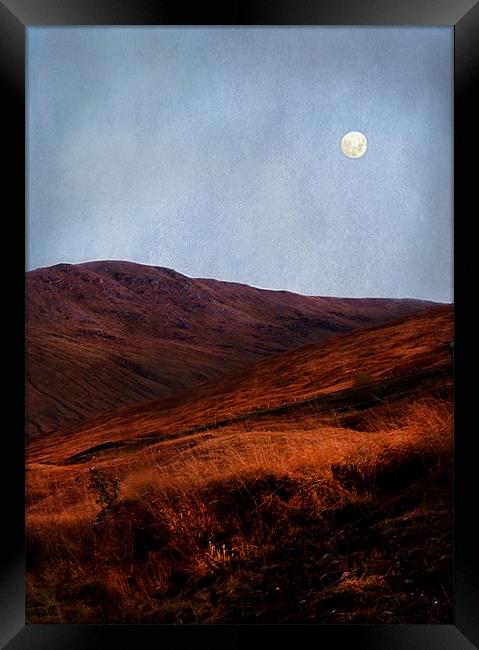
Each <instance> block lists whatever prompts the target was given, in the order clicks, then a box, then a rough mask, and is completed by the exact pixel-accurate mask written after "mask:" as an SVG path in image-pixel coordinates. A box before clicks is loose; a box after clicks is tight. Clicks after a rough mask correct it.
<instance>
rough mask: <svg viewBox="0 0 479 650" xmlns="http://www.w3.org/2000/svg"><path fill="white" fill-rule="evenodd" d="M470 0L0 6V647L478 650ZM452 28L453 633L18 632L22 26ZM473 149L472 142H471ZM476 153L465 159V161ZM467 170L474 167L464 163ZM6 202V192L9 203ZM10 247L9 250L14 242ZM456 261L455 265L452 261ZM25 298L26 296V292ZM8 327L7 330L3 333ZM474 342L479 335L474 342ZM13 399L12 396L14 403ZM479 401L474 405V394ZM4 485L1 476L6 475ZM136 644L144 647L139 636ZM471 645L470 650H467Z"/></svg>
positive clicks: (1, 2) (474, 110) (110, 1)
mask: <svg viewBox="0 0 479 650" xmlns="http://www.w3.org/2000/svg"><path fill="white" fill-rule="evenodd" d="M476 2H477V0H402V2H400V3H398V2H397V0H382V1H381V2H377V1H376V0H362V1H361V2H357V0H356V1H355V0H336V1H334V0H327V1H320V2H317V3H312V2H310V1H308V0H296V1H295V0H283V1H281V0H279V1H278V0H274V1H273V0H271V1H270V2H268V0H258V1H257V2H256V3H255V4H253V3H252V2H251V0H244V1H243V2H241V3H240V2H238V3H234V4H233V3H231V5H228V7H227V8H225V7H222V8H219V9H216V11H213V10H212V9H211V8H210V7H206V6H201V8H200V7H196V8H194V9H193V10H192V11H189V8H188V10H187V9H186V8H185V7H183V6H181V5H180V6H179V5H178V4H177V3H174V2H171V0H136V2H135V0H121V2H120V1H119V0H63V1H62V0H0V79H1V82H2V86H3V88H4V89H5V91H6V92H5V96H7V95H8V97H9V101H8V103H7V106H6V108H7V111H6V112H7V115H6V120H5V122H4V124H5V125H6V129H5V130H4V134H5V136H6V139H7V148H8V153H9V165H8V169H7V171H6V178H5V183H4V188H5V189H4V192H6V194H7V196H8V198H9V199H10V201H9V205H10V206H12V207H13V213H12V211H11V210H10V211H9V212H8V213H7V214H8V216H9V227H10V228H11V229H12V230H13V233H10V232H9V235H8V240H7V239H5V240H4V241H8V243H9V246H8V247H6V248H8V249H9V251H10V252H11V253H12V256H11V259H10V260H9V263H8V266H5V267H4V268H6V269H7V273H6V277H5V282H4V283H2V289H6V290H7V301H8V305H9V309H8V313H9V314H11V308H12V311H13V313H14V318H13V319H11V318H9V319H8V320H7V318H5V317H4V318H2V321H1V324H2V328H3V330H4V337H3V340H4V341H8V347H12V349H14V350H15V352H16V354H15V355H14V360H13V363H12V365H11V366H10V368H9V369H8V370H7V372H8V374H7V375H6V376H7V377H8V387H7V388H8V397H7V400H6V401H5V404H8V405H9V408H8V411H9V412H10V414H11V415H13V417H12V424H13V426H12V431H10V430H9V429H7V430H6V431H5V434H4V438H3V442H4V447H3V449H4V457H5V459H6V463H5V464H8V467H9V469H10V471H11V474H10V477H9V478H8V479H7V480H6V483H5V486H4V492H3V494H4V495H5V496H4V503H3V506H4V508H6V512H5V510H4V517H3V520H4V521H5V522H7V526H8V534H5V530H6V529H4V535H3V536H2V543H3V546H4V549H5V551H4V553H3V554H2V556H1V560H0V578H1V581H0V646H1V647H5V648H8V650H20V649H21V650H23V649H24V648H48V649H49V650H56V649H58V650H60V649H63V648H65V647H69V648H72V649H75V648H79V649H80V648H81V649H82V650H83V649H85V648H94V647H102V646H104V645H106V644H110V643H111V644H117V643H120V644H122V643H129V642H131V643H132V644H137V645H139V647H144V646H149V645H150V644H154V643H163V644H165V645H166V646H167V647H168V646H169V644H171V645H172V646H173V645H175V646H176V647H178V646H181V647H183V646H185V647H186V646H187V645H188V647H190V646H191V644H192V643H198V642H202V641H204V642H206V643H208V644H209V645H210V646H211V644H212V643H213V644H214V645H215V646H216V645H218V647H219V646H220V645H221V647H224V646H225V644H228V645H229V646H230V647H231V648H236V647H240V644H241V643H242V642H250V640H253V639H254V640H257V641H258V642H261V641H262V640H264V641H268V642H269V643H275V642H277V641H278V640H280V639H281V641H282V642H284V643H288V642H290V643H291V644H295V643H296V644H297V643H298V641H299V642H301V643H304V641H305V635H306V633H307V634H308V636H309V635H310V634H311V638H312V640H313V642H315V643H318V641H319V643H320V645H321V644H322V643H325V644H327V647H328V646H329V644H332V643H338V641H339V642H340V643H341V642H343V643H347V644H348V645H354V646H355V647H357V648H367V649H368V650H375V649H376V648H377V649H378V650H384V649H385V648H388V650H401V649H402V648H405V649H406V648H407V650H427V649H431V650H456V649H457V650H473V649H474V648H475V647H476V648H477V647H479V577H478V564H479V562H478V559H477V558H478V553H477V538H475V537H474V535H473V534H472V532H473V529H474V519H473V516H471V514H472V513H473V512H474V510H475V509H476V508H477V504H476V503H474V502H473V499H474V496H475V494H474V488H475V481H474V478H475V472H477V461H476V456H475V454H473V453H472V440H471V435H473V434H474V431H469V428H468V427H467V426H466V425H467V423H469V422H470V423H474V422H475V420H474V411H473V405H474V397H475V395H474V392H475V391H474V388H475V386H474V383H475V382H474V381H473V382H471V381H470V380H469V377H472V378H473V380H474V378H475V377H476V376H477V375H475V374H474V372H476V373H477V371H475V369H474V366H473V362H472V359H471V355H470V351H471V350H473V349H475V347H474V348H473V346H474V344H475V341H474V339H473V331H472V329H473V324H474V322H473V320H472V318H468V313H467V308H468V304H469V301H471V300H472V295H471V294H469V295H468V293H467V289H466V286H467V281H468V279H469V281H470V278H471V277H472V273H473V264H474V253H475V250H474V249H473V246H474V243H475V240H474V238H473V236H472V220H470V221H469V222H468V221H467V216H468V211H470V209H471V206H472V205H474V204H475V201H477V198H476V192H475V191H474V190H475V185H474V183H476V184H477V179H476V176H477V173H476V169H477V162H476V163H474V161H473V155H472V154H473V151H472V149H473V147H472V146H471V141H473V139H474V137H473V134H474V133H475V131H476V130H477V115H479V105H478V102H477V101H475V98H474V95H473V92H474V90H475V87H476V86H477V77H478V76H479V75H478V72H479V4H476ZM191 24H199V25H284V26H287V25H398V26H399V25H417V26H427V25H448V26H451V27H454V34H455V41H454V215H455V217H454V240H455V250H456V251H460V252H459V255H457V254H456V256H455V257H456V260H455V263H454V290H455V291H454V293H455V319H454V320H455V339H457V341H456V342H455V361H454V383H455V390H454V401H455V417H454V419H455V436H454V437H455V441H454V445H455V447H454V454H455V478H454V519H455V524H454V575H455V603H454V604H455V609H454V611H455V614H454V621H455V625H385V624H382V625H353V624H351V625H310V626H302V625H282V626H273V625H271V626H269V625H261V626H260V625H257V626H250V625H205V626H184V627H182V626H168V625H158V626H157V625H25V520H24V516H25V509H24V504H25V488H24V476H25V445H24V443H25V440H24V438H23V437H21V436H19V435H18V429H24V418H25V402H24V376H25V375H24V369H25V338H24V327H25V311H24V298H23V296H24V295H25V294H24V289H25V277H24V273H25V252H24V246H25V234H26V233H25V225H24V224H25V162H26V156H25V147H24V145H25V45H26V30H27V29H28V28H29V27H34V26H42V25H43V26H55V25H57V26H59V25H62V26H70V25H71V26H79V25H191ZM472 144H473V143H472ZM469 155H470V156H471V158H470V161H471V162H470V163H469V159H468V156H469ZM468 163H469V164H468ZM4 196H5V195H4ZM10 244H14V245H10ZM457 258H459V261H458V260H457ZM22 291H23V294H22ZM5 326H7V327H5ZM476 339H477V335H476ZM10 393H11V395H10ZM476 399H477V398H476ZM2 478H5V476H2ZM140 639H141V640H140ZM474 644H475V645H474Z"/></svg>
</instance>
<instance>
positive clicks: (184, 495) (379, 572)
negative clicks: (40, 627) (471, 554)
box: [27, 396, 452, 623]
mask: <svg viewBox="0 0 479 650" xmlns="http://www.w3.org/2000/svg"><path fill="white" fill-rule="evenodd" d="M358 423H359V425H358ZM281 424H282V426H278V418H276V419H275V418H273V417H272V418H271V420H270V421H268V419H264V420H263V421H261V423H258V422H254V421H251V422H250V421H248V420H246V421H244V422H241V423H238V424H236V425H230V426H227V427H224V428H221V429H218V430H214V431H211V432H206V433H202V434H198V435H189V436H187V437H185V438H184V439H183V438H182V439H179V440H174V441H165V442H163V443H158V444H155V445H150V446H149V447H145V448H141V449H138V450H136V451H130V452H129V453H123V454H115V455H108V454H105V455H104V456H102V457H101V458H99V459H98V462H95V460H93V461H90V462H88V463H83V464H79V465H64V466H61V465H58V466H55V465H47V464H42V463H38V462H37V463H31V464H29V465H28V468H27V494H28V503H27V555H28V567H27V569H28V583H27V586H28V620H29V622H31V623H38V622H41V623H53V622H63V623H104V622H109V623H112V622H152V623H155V622H160V623H161V622H164V623H186V622H191V623H218V622H229V623H231V622H266V623H268V622H323V623H328V622H393V623H394V622H424V623H425V622H442V623H447V622H450V617H451V603H450V591H451V577H450V573H451V571H450V570H451V551H452V549H451V523H450V516H451V505H450V492H451V461H452V407H451V404H450V402H449V401H448V400H446V399H439V398H434V397H427V396H424V397H423V398H417V399H416V400H415V401H413V400H412V399H409V400H407V401H405V400H403V401H402V402H398V403H391V404H386V405H381V406H378V407H375V408H371V409H369V410H366V411H362V412H361V413H359V414H358V418H357V423H356V426H355V428H351V427H350V426H345V424H344V418H343V417H342V415H340V414H338V415H335V414H334V413H331V414H328V417H325V415H324V414H323V415H321V416H320V415H314V414H313V413H310V414H303V415H302V416H301V417H297V418H296V419H295V418H293V417H291V418H289V419H288V418H284V417H283V418H281ZM281 429H282V430H281ZM92 464H95V467H96V468H97V469H99V470H100V471H101V472H103V473H104V475H105V476H113V477H116V478H117V479H118V481H119V486H120V494H119V497H118V498H117V499H115V500H114V502H113V503H112V504H111V508H110V509H109V510H108V512H107V513H106V514H105V516H104V517H103V518H98V515H99V512H100V506H99V505H98V504H97V503H96V498H97V494H96V492H95V489H94V487H92V484H91V479H90V475H91V470H90V467H91V465H92ZM421 594H422V595H421ZM434 603H436V604H434Z"/></svg>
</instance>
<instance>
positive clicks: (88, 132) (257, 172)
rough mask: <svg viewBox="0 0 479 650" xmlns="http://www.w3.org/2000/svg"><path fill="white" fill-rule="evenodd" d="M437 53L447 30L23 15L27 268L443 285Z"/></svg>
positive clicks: (377, 287) (446, 100) (448, 267)
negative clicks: (361, 151)
mask: <svg viewBox="0 0 479 650" xmlns="http://www.w3.org/2000/svg"><path fill="white" fill-rule="evenodd" d="M452 65H453V30H452V28H449V27H426V28H420V27H411V28H409V27H399V28H392V27H386V28H382V27H284V28H277V27H274V28H273V27H269V28H268V27H266V28H260V27H254V28H253V27H244V28H242V27H217V28H215V27H212V28H207V27H151V28H150V27H149V28H146V27H145V28H134V27H132V28H113V27H111V28H108V27H107V28H100V27H97V28H72V27H67V28H29V29H28V71H27V72H28V86H27V129H28V132H27V223H26V231H27V237H26V258H27V269H29V270H31V269H34V268H38V267H44V266H51V265H53V264H58V263H60V262H66V263H79V262H84V261H90V260H104V259H117V260H129V261H133V262H140V263H143V264H151V265H154V266H164V267H168V268H173V269H175V270H177V271H179V272H181V273H184V274H186V275H188V276H191V277H208V278H216V279H219V280H228V281H235V282H242V283H246V284H250V285H253V286H257V287H263V288H269V289H282V290H289V291H295V292H298V293H303V294H308V295H323V296H344V297H365V296H369V297H374V296H377V297H397V298H427V299H431V300H437V301H441V302H451V301H452V300H453V296H452V284H453V274H452V184H453V181H452V164H453V160H452V119H453V114H452V101H453V87H452V83H453V68H452ZM348 131H361V132H363V133H364V134H365V136H366V138H367V140H368V148H367V151H366V153H365V155H364V156H363V157H361V158H358V159H352V158H348V157H346V156H345V155H344V154H343V153H342V152H341V149H340V142H341V138H342V137H343V135H344V134H345V133H347V132H348Z"/></svg>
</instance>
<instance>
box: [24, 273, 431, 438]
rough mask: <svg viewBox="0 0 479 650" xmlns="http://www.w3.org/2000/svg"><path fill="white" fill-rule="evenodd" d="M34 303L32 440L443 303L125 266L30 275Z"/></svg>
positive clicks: (30, 305)
mask: <svg viewBox="0 0 479 650" xmlns="http://www.w3.org/2000/svg"><path fill="white" fill-rule="evenodd" d="M26 294H27V435H28V437H34V436H36V435H38V434H40V433H45V432H50V431H54V430H56V429H58V428H61V427H66V426H70V425H73V424H75V423H78V422H82V421H85V420H87V419H88V418H91V417H93V416H96V415H98V414H100V413H102V412H106V411H111V410H114V409H116V408H119V407H121V406H123V405H128V404H134V403H136V402H140V401H145V400H149V399H153V398H156V397H166V396H169V395H173V394H175V393H176V392H178V391H180V390H183V389H186V388H189V387H193V386H197V385H199V384H201V383H203V382H205V381H208V380H210V379H212V378H217V377H219V376H221V375H223V374H225V373H227V372H229V371H232V370H236V369H238V368H240V367H242V366H245V365H246V364H249V363H251V362H253V361H256V360H258V359H262V358H265V357H268V356H270V355H274V354H277V353H280V352H282V351H285V350H289V349H291V348H296V347H299V346H304V345H305V344H309V343H318V342H322V341H325V340H327V339H328V338H329V337H331V336H333V335H338V334H343V333H347V332H351V331H353V330H356V329H364V328H369V327H371V326H375V325H378V324H381V323H385V322H387V321H391V320H394V319H397V318H400V317H402V316H406V315H409V314H414V313H418V312H420V311H422V310H424V309H426V308H429V307H431V305H432V304H433V303H430V302H427V301H419V300H390V299H343V298H331V297H326V298H324V297H312V296H302V295H297V294H294V293H290V292H287V291H269V290H263V289H257V288H254V287H250V286H247V285H242V284H237V283H232V282H220V281H217V280H211V279H192V278H189V277H186V276H184V275H182V274H180V273H177V272H176V271H173V270H170V269H166V268H160V267H153V266H145V265H141V264H133V263H130V262H119V261H101V262H88V263H84V264H75V265H72V264H58V265H56V266H52V267H49V268H42V269H37V270H35V271H30V272H29V273H27V279H26Z"/></svg>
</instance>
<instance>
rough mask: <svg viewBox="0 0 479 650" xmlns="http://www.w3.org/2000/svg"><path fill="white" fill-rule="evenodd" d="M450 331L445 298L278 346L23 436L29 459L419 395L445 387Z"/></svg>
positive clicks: (117, 448)
mask: <svg viewBox="0 0 479 650" xmlns="http://www.w3.org/2000/svg"><path fill="white" fill-rule="evenodd" d="M452 337H453V308H452V306H443V307H435V308H432V309H430V310H428V311H425V312H423V313H421V314H419V315H415V316H410V317H406V318H404V319H401V320H400V321H398V322H396V323H391V324H387V325H382V326H377V327H374V328H370V329H368V330H362V331H355V332H351V333H348V334H343V335H339V336H337V337H334V338H330V339H329V340H328V341H325V342H323V343H319V344H318V343H316V344H309V345H306V346H302V347H299V348H295V349H294V350H289V351H285V352H283V353H279V354H276V355H274V356H273V357H270V358H268V359H264V360H262V361H258V362H255V363H252V364H249V365H248V366H247V367H245V368H243V369H241V370H238V371H236V372H231V373H229V374H227V375H226V376H224V377H220V378H216V379H214V380H210V381H209V382H206V383H204V384H203V385H202V386H199V387H196V388H195V389H189V390H184V391H180V392H179V393H177V394H176V395H175V396H173V397H170V398H163V399H157V400H152V401H150V402H145V403H142V404H136V405H133V406H129V407H124V408H122V409H119V410H118V411H116V412H111V413H107V414H105V415H103V416H99V417H97V418H93V419H91V420H89V421H88V422H85V423H83V424H80V425H77V426H73V427H70V428H67V429H65V430H63V431H57V432H56V433H53V434H51V435H49V436H48V437H46V438H45V437H43V436H42V437H41V438H37V439H36V440H34V441H32V442H31V443H30V447H29V458H30V461H32V462H42V463H44V462H47V463H60V464H63V463H70V462H73V463H76V462H83V461H87V460H90V458H92V457H93V455H95V456H99V457H103V456H104V455H105V454H106V455H107V457H108V456H109V455H110V453H113V455H114V456H115V457H116V458H118V453H120V452H121V451H126V452H129V451H133V450H135V449H137V448H140V449H141V448H143V447H144V446H149V445H155V444H157V443H162V442H163V441H168V440H170V439H171V440H173V439H176V438H185V437H187V436H188V435H191V434H194V433H198V432H200V431H214V430H215V429H217V428H223V427H228V426H231V425H237V424H238V423H241V422H246V423H247V425H246V426H247V427H248V428H251V426H252V422H256V423H257V422H258V420H259V421H261V420H264V419H266V420H268V422H269V421H270V420H271V418H274V419H276V421H277V422H278V423H279V426H280V428H281V429H282V430H285V431H287V430H288V429H289V428H290V421H289V415H288V414H291V413H296V415H298V414H299V417H300V419H302V418H303V416H305V417H306V419H307V418H308V417H311V413H314V417H315V418H317V413H318V412H321V411H322V410H325V411H334V410H335V409H339V411H341V410H342V409H343V407H344V405H346V406H347V407H348V408H349V406H351V405H353V406H357V405H358V403H361V402H365V404H366V405H369V402H370V401H371V400H372V401H373V402H375V401H377V402H378V403H383V402H384V401H387V400H388V399H389V396H392V397H393V399H395V400H397V399H401V397H402V396H403V395H410V394H414V392H415V391H417V390H418V389H419V390H420V391H422V392H423V393H424V394H426V393H427V390H425V386H429V388H431V386H432V388H434V387H435V386H436V384H438V385H439V387H440V390H444V387H445V386H446V387H448V386H449V385H450V384H451V382H452V379H451V368H452V358H451V346H450V343H451V341H452ZM358 380H359V381H358ZM356 383H358V384H359V385H358V386H356ZM361 384H369V386H370V388H368V387H367V386H366V385H365V386H362V385H361ZM447 390H448V389H447ZM371 391H372V392H371ZM368 400H369V401H368Z"/></svg>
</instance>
